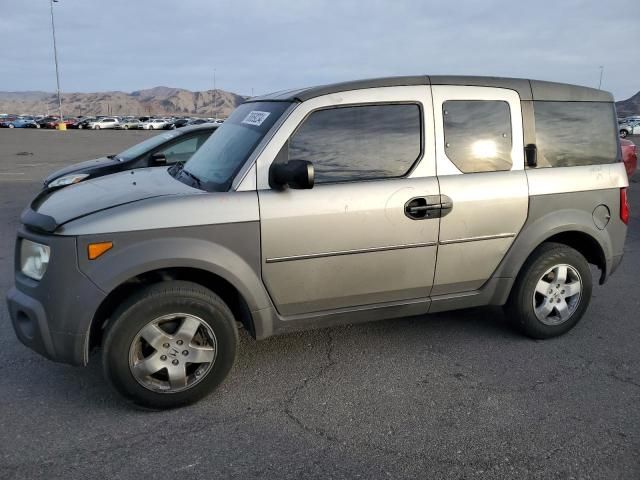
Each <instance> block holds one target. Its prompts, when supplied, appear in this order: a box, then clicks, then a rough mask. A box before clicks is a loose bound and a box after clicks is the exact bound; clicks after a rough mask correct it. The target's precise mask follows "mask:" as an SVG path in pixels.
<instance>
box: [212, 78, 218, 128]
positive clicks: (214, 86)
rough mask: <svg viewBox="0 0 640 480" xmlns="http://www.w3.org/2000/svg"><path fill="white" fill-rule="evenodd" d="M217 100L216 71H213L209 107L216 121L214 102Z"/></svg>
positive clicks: (216, 110) (216, 113)
mask: <svg viewBox="0 0 640 480" xmlns="http://www.w3.org/2000/svg"><path fill="white" fill-rule="evenodd" d="M217 99H218V94H217V92H216V69H215V68H214V69H213V106H212V107H211V113H212V114H213V115H214V118H215V119H216V120H217V119H218V109H217V108H216V100H217Z"/></svg>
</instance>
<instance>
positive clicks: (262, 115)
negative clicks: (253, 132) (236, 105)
mask: <svg viewBox="0 0 640 480" xmlns="http://www.w3.org/2000/svg"><path fill="white" fill-rule="evenodd" d="M269 115H271V112H261V111H259V110H253V111H252V112H249V115H247V116H246V117H244V120H242V122H241V123H248V124H249V125H255V126H256V127H259V126H260V125H262V122H264V121H265V120H266V119H267V117H268V116H269Z"/></svg>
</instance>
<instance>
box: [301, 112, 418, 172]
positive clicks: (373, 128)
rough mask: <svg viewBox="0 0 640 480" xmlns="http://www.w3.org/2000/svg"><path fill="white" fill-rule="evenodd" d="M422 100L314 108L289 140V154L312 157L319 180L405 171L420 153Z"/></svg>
mask: <svg viewBox="0 0 640 480" xmlns="http://www.w3.org/2000/svg"><path fill="white" fill-rule="evenodd" d="M420 116H421V113H420V108H419V107H418V105H414V104H411V105H395V104H393V105H363V106H355V107H339V108H331V109H326V110H318V111H316V112H313V113H312V114H311V115H310V116H309V117H308V118H307V119H306V120H305V121H304V123H303V124H302V125H301V126H300V127H299V128H298V130H297V131H296V132H295V133H294V135H293V136H292V137H291V139H290V140H289V159H290V160H308V161H310V162H312V163H313V167H314V170H315V181H316V183H327V182H346V181H354V180H370V179H376V178H393V177H402V176H404V175H406V174H407V173H408V172H409V170H411V167H412V166H413V164H414V163H415V162H416V160H418V158H419V157H420V152H421V144H422V135H421V131H422V129H421V122H420Z"/></svg>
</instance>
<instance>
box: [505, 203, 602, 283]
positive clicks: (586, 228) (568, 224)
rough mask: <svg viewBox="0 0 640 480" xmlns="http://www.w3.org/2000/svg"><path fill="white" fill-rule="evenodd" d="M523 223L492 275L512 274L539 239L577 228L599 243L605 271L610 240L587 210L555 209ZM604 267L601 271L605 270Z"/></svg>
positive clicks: (510, 276)
mask: <svg viewBox="0 0 640 480" xmlns="http://www.w3.org/2000/svg"><path fill="white" fill-rule="evenodd" d="M532 213H535V212H531V211H530V212H529V219H528V220H527V222H526V223H525V225H524V226H523V228H522V230H521V231H520V233H519V234H518V236H517V238H516V239H515V241H514V242H513V244H512V245H511V248H510V249H509V251H508V252H507V254H506V255H505V257H504V259H503V260H502V262H501V263H500V265H498V268H497V269H496V271H495V273H494V275H493V276H494V277H502V278H505V277H506V278H513V279H514V280H515V278H516V277H517V276H518V273H519V272H520V269H521V268H522V265H523V264H524V262H525V261H526V260H527V258H528V257H529V255H531V253H532V252H533V251H534V250H535V249H536V248H537V247H538V246H539V245H540V244H542V243H544V242H545V241H546V240H548V239H549V238H551V237H553V236H554V235H557V234H559V233H565V232H580V233H584V234H586V235H589V236H590V237H591V238H593V239H594V240H595V241H596V242H597V244H598V245H599V246H600V248H601V250H602V253H603V255H604V259H605V263H606V271H608V270H609V265H610V262H611V258H612V255H613V254H612V242H611V237H610V235H609V232H608V231H607V229H604V230H599V229H598V228H597V227H596V226H595V224H594V221H593V217H592V215H591V213H590V212H587V211H585V210H579V209H575V208H567V209H560V210H555V211H552V212H548V213H545V214H543V215H541V216H537V215H536V216H535V217H532V215H531V214H532ZM606 271H605V272H603V274H606Z"/></svg>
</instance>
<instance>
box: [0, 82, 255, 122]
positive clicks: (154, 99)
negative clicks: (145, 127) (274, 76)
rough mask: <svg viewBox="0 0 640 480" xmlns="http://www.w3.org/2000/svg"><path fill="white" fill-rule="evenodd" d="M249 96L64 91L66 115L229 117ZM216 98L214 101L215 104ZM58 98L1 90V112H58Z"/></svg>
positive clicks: (163, 91) (159, 91) (159, 89)
mask: <svg viewBox="0 0 640 480" xmlns="http://www.w3.org/2000/svg"><path fill="white" fill-rule="evenodd" d="M246 98H247V97H244V96H242V95H238V94H236V93H233V92H227V91H225V90H219V89H217V90H215V92H214V90H206V91H202V92H192V91H190V90H185V89H183V88H170V87H154V88H149V89H146V90H137V91H135V92H131V93H126V92H118V91H115V92H97V93H63V94H62V112H63V114H64V115H69V116H75V115H86V116H90V115H151V116H160V115H198V116H204V117H213V116H217V117H221V118H224V117H227V116H228V115H229V113H231V112H232V111H233V109H235V108H236V107H237V106H238V105H240V104H241V103H242V102H243V101H244V100H245V99H246ZM214 100H215V105H214ZM57 112H58V98H57V96H56V95H55V94H54V93H49V92H33V91H32V92H0V113H15V114H28V115H37V114H42V115H44V114H48V113H51V114H55V113H57Z"/></svg>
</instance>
